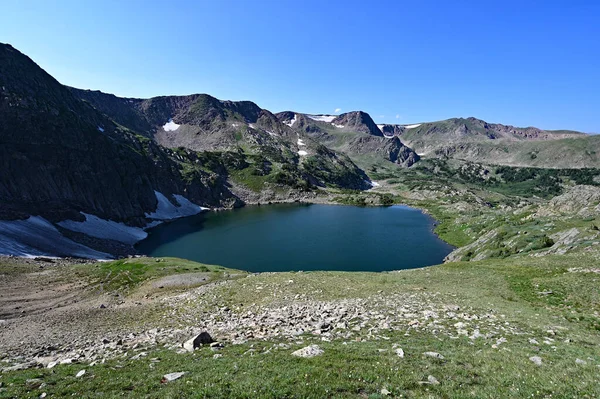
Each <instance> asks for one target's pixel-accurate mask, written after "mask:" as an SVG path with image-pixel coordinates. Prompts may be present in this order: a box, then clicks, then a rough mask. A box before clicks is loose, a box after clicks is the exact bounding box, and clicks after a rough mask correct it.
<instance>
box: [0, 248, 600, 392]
mask: <svg viewBox="0 0 600 399" xmlns="http://www.w3.org/2000/svg"><path fill="white" fill-rule="evenodd" d="M149 261H152V260H150V259H149ZM172 262H173V263H174V264H176V263H178V262H181V261H176V260H172ZM159 263H160V262H159ZM181 264H185V265H187V266H188V267H189V268H191V269H194V267H193V265H192V264H190V263H187V262H182V263H181ZM123 267H125V266H124V265H123V264H119V263H113V264H112V265H111V266H107V269H106V270H111V269H112V270H115V269H121V268H123ZM198 267H201V266H198ZM573 267H578V269H577V270H574V269H573ZM594 267H596V268H597V267H598V262H597V261H596V260H595V258H594V257H593V256H589V255H572V256H569V255H566V256H548V257H544V258H531V257H523V256H520V257H511V258H509V259H506V260H487V261H484V262H462V263H452V264H446V265H440V266H434V267H430V268H425V269H417V270H408V271H402V272H391V273H336V272H309V273H306V272H305V273H274V274H273V273H269V274H262V275H258V276H255V277H252V278H251V279H240V280H236V281H235V282H234V283H233V284H232V285H227V286H223V287H222V288H219V289H217V290H215V291H213V292H214V295H215V296H214V298H206V299H202V300H201V301H200V302H199V303H198V304H195V303H192V304H190V306H196V305H200V306H208V307H211V306H229V307H232V308H233V307H234V306H243V307H247V306H272V305H276V304H279V303H280V302H279V301H280V300H281V295H285V296H286V297H292V298H293V296H294V295H300V294H301V295H303V298H302V299H301V300H292V301H291V302H294V301H296V302H302V301H304V302H309V301H331V302H332V303H335V301H339V300H342V301H343V300H346V299H350V298H365V299H367V302H366V303H367V304H369V298H372V297H376V296H379V297H385V296H386V295H394V294H396V293H407V294H409V295H413V296H414V295H416V296H419V295H428V297H429V298H433V300H434V302H433V304H434V305H435V304H437V305H436V306H439V309H435V308H434V311H435V312H438V313H440V314H443V313H444V312H448V310H444V309H447V306H450V308H451V309H453V311H454V312H455V313H457V314H458V315H460V314H461V312H463V311H466V312H471V313H476V314H487V315H492V316H493V317H494V318H497V319H498V320H499V322H498V324H499V325H511V326H514V328H515V329H516V330H515V331H516V332H518V333H517V334H514V335H505V334H503V333H499V334H497V335H494V334H492V335H491V336H489V337H487V336H486V337H481V338H469V337H468V336H462V335H458V336H457V337H456V338H454V339H453V338H450V337H449V336H448V335H447V334H446V332H445V331H444V330H443V329H442V330H440V331H439V332H435V331H434V330H428V331H417V330H412V329H411V328H410V327H408V328H407V327H404V328H399V329H393V330H384V331H381V332H380V333H379V335H378V336H376V337H372V336H371V337H368V336H367V335H364V336H362V338H361V336H360V335H359V336H358V337H357V338H353V339H351V340H344V339H335V340H332V341H330V342H328V341H323V340H321V338H320V336H318V335H316V336H315V335H311V334H308V335H302V336H298V337H297V338H296V339H292V340H283V339H271V340H250V341H248V342H246V343H243V344H240V345H231V344H228V343H227V344H226V345H225V347H224V348H223V349H222V350H219V351H214V350H212V349H211V348H208V347H204V348H201V349H199V350H197V351H196V352H194V353H193V354H189V353H185V354H178V353H176V352H175V351H172V350H164V349H159V348H156V349H153V350H148V349H143V350H144V351H145V352H146V353H147V355H146V356H144V357H141V358H138V359H132V358H133V357H134V355H136V354H139V353H140V350H141V349H140V350H132V351H130V353H129V354H128V355H127V356H124V357H122V358H117V359H113V360H109V361H107V362H106V363H104V364H97V365H94V366H90V365H85V364H70V365H59V366H56V367H55V368H53V369H30V370H27V371H20V372H7V373H4V374H2V376H1V377H0V381H2V388H1V390H0V397H6V398H13V397H19V398H28V397H31V398H37V397H38V396H39V395H41V394H42V393H43V392H46V393H47V394H48V397H67V396H70V397H81V398H92V397H98V396H102V397H121V396H125V397H131V398H181V397H211V398H274V397H276V398H280V397H286V398H323V397H336V398H361V397H369V398H383V397H412V398H430V397H447V398H463V397H473V398H498V397H534V398H547V397H561V398H562V397H564V398H567V397H569V398H570V397H590V398H591V397H597V396H598V395H600V379H599V378H600V377H599V374H598V365H600V349H599V348H600V345H599V344H600V341H599V338H598V337H599V336H598V329H599V328H600V324H599V322H600V318H599V316H598V313H599V311H600V295H599V293H598V289H597V287H598V282H599V280H600V275H598V274H597V273H595V272H594V270H597V269H594ZM290 280H292V281H293V284H289V281H290ZM257 286H260V287H262V290H260V292H259V291H257V290H256V289H255V287H257ZM283 286H287V287H288V288H287V289H286V290H284V291H283V292H282V290H281V288H282V287H283ZM288 291H289V292H288ZM291 302H290V303H291ZM288 304H289V303H288ZM398 305H399V306H401V305H402V304H398ZM469 309H470V310H469ZM369 310H370V309H369ZM444 317H447V316H444ZM490 317H491V316H490ZM459 320H461V319H460V318H459ZM472 322H473V321H472ZM452 323H455V321H450V324H449V325H447V326H446V325H445V324H442V325H441V326H442V327H444V328H446V329H447V328H450V329H455V327H454V326H453V325H452ZM474 323H475V325H477V324H478V323H479V322H477V321H475V322H474ZM481 324H482V325H483V324H484V321H483V319H482V320H481ZM440 328H441V327H440ZM217 338H218V337H217ZM501 338H504V339H501ZM311 343H313V344H318V345H319V346H320V348H321V349H322V350H323V351H324V353H323V354H322V355H320V356H317V357H314V358H309V359H305V358H297V357H294V356H292V355H291V353H292V352H293V351H295V350H297V349H299V348H302V347H304V346H306V345H308V344H311ZM396 348H402V349H403V351H404V357H399V356H398V354H397V353H396ZM425 352H436V353H439V354H441V355H442V356H443V359H441V358H432V357H428V356H424V355H423V354H424V353H425ZM215 355H217V356H215ZM534 357H538V358H539V359H540V361H541V365H536V364H535V363H534V362H533V361H532V360H531V359H530V358H533V359H535V358H534ZM81 370H86V373H85V374H84V375H83V376H81V377H76V374H77V373H78V372H79V371H81ZM173 372H185V373H186V374H185V375H184V376H183V377H181V378H179V379H177V380H175V381H171V382H165V381H164V380H163V376H164V375H165V374H167V373H173ZM430 376H431V377H430Z"/></svg>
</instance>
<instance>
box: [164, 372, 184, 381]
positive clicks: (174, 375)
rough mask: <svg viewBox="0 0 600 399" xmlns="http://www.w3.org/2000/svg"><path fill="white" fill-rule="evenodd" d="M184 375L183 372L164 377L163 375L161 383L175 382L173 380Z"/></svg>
mask: <svg viewBox="0 0 600 399" xmlns="http://www.w3.org/2000/svg"><path fill="white" fill-rule="evenodd" d="M184 375H185V372H179V373H169V374H165V375H163V381H162V382H171V381H175V380H177V379H179V378H181V377H183V376H184Z"/></svg>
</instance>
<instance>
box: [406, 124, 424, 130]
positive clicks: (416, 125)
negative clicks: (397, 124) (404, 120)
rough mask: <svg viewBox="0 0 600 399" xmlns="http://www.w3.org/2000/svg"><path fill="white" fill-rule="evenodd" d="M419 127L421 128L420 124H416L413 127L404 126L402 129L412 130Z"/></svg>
mask: <svg viewBox="0 0 600 399" xmlns="http://www.w3.org/2000/svg"><path fill="white" fill-rule="evenodd" d="M419 126H421V124H420V123H416V124H414V125H406V126H404V128H405V129H414V128H416V127H419Z"/></svg>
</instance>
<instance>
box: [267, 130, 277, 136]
mask: <svg viewBox="0 0 600 399" xmlns="http://www.w3.org/2000/svg"><path fill="white" fill-rule="evenodd" d="M265 132H267V133H269V136H274V137H279V135H278V134H277V133H273V132H270V131H268V130H265Z"/></svg>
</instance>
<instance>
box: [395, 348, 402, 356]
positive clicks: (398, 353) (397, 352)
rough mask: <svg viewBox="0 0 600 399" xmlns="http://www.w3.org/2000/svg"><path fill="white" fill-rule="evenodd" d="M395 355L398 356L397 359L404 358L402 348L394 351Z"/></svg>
mask: <svg viewBox="0 0 600 399" xmlns="http://www.w3.org/2000/svg"><path fill="white" fill-rule="evenodd" d="M396 355H398V357H404V350H403V349H402V348H398V349H396Z"/></svg>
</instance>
